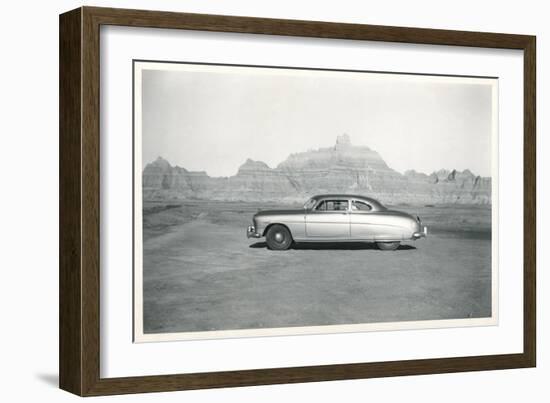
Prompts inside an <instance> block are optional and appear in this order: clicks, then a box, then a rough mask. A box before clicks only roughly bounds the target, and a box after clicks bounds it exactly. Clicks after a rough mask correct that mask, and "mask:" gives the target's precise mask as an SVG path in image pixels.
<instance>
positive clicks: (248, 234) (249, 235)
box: [246, 225, 262, 238]
mask: <svg viewBox="0 0 550 403" xmlns="http://www.w3.org/2000/svg"><path fill="white" fill-rule="evenodd" d="M246 237H247V238H261V237H262V234H258V233H257V232H256V228H255V227H254V226H253V225H249V226H248V228H247V229H246Z"/></svg>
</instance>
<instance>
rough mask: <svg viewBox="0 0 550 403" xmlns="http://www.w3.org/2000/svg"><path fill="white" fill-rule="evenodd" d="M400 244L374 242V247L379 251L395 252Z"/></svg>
mask: <svg viewBox="0 0 550 403" xmlns="http://www.w3.org/2000/svg"><path fill="white" fill-rule="evenodd" d="M399 244H400V242H399V241H397V242H376V246H378V249H380V250H396V249H397V248H399Z"/></svg>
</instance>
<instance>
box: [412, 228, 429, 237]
mask: <svg viewBox="0 0 550 403" xmlns="http://www.w3.org/2000/svg"><path fill="white" fill-rule="evenodd" d="M427 236H428V227H426V226H425V225H424V226H423V227H422V231H420V232H415V233H414V234H413V236H412V237H413V239H414V240H417V239H420V238H426V237H427Z"/></svg>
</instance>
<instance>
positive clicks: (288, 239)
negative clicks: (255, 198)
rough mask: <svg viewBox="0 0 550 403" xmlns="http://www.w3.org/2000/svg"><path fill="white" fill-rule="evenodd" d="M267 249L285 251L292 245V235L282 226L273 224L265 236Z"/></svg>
mask: <svg viewBox="0 0 550 403" xmlns="http://www.w3.org/2000/svg"><path fill="white" fill-rule="evenodd" d="M265 240H266V243H267V247H268V248H269V249H271V250H286V249H288V248H290V245H292V235H291V234H290V231H289V230H288V228H287V227H285V226H284V225H279V224H275V225H272V226H271V227H269V229H268V230H267V234H266V236H265Z"/></svg>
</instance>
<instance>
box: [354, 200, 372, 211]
mask: <svg viewBox="0 0 550 403" xmlns="http://www.w3.org/2000/svg"><path fill="white" fill-rule="evenodd" d="M351 210H352V211H371V210H372V207H371V206H370V205H369V204H367V203H365V202H362V201H358V200H354V201H352V202H351Z"/></svg>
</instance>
